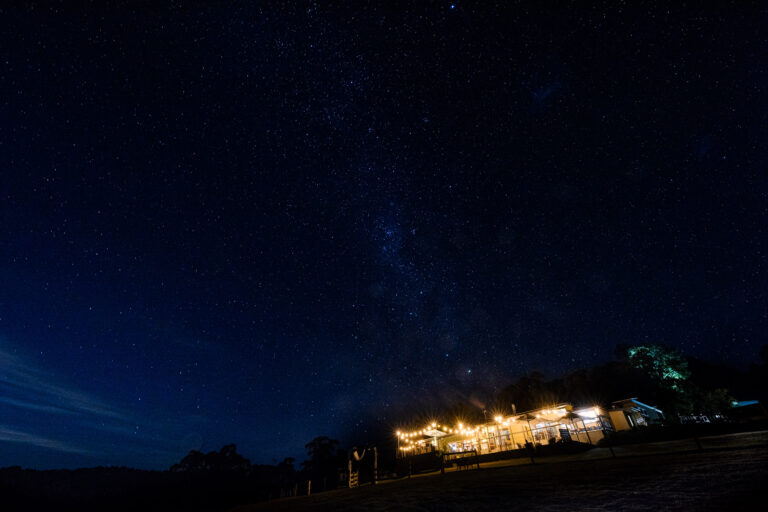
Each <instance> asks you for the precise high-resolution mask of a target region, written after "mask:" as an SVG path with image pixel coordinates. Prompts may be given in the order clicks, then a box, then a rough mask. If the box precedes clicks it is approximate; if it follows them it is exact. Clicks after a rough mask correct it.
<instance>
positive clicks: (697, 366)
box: [492, 345, 768, 421]
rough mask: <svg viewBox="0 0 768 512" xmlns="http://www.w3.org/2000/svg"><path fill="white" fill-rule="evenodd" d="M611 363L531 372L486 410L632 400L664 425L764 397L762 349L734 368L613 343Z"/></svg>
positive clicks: (765, 357)
mask: <svg viewBox="0 0 768 512" xmlns="http://www.w3.org/2000/svg"><path fill="white" fill-rule="evenodd" d="M615 356H616V360H614V361H611V362H608V363H606V364H602V365H598V366H595V367H592V368H589V369H582V370H577V371H575V372H572V373H570V374H568V375H566V376H564V377H562V378H555V379H550V380H546V379H545V378H544V376H543V375H542V374H541V373H538V372H533V373H531V374H529V375H526V376H523V377H520V378H519V379H517V380H516V381H515V382H514V383H512V384H510V385H508V386H506V387H504V388H503V389H502V390H501V391H500V392H499V393H498V394H497V395H496V397H495V400H494V401H493V404H492V406H493V407H494V408H497V409H499V410H503V411H509V410H510V408H511V406H512V404H515V408H516V409H517V410H520V411H522V410H529V409H535V408H538V407H543V406H546V405H549V404H554V403H558V402H570V403H573V404H576V405H589V404H605V405H608V404H609V403H610V402H613V401H615V400H621V399H624V398H630V397H637V398H639V399H640V400H641V401H643V402H645V403H648V404H652V405H656V406H658V407H659V408H661V409H662V410H663V411H664V412H665V414H666V415H667V417H668V419H669V420H670V421H675V419H676V418H677V417H679V416H680V415H690V414H713V413H725V412H727V411H728V410H729V409H730V408H731V407H732V405H733V402H735V401H737V400H747V399H749V400H760V401H761V402H763V403H765V402H766V398H768V393H767V390H768V381H766V375H768V371H766V369H767V367H768V345H766V346H763V347H762V349H761V350H760V358H761V360H760V362H758V363H754V364H752V365H750V366H749V367H748V368H747V369H746V370H740V369H737V368H733V367H730V366H727V365H724V364H717V363H711V362H707V361H703V360H701V359H698V358H695V357H691V356H685V355H683V354H682V353H681V352H679V351H677V350H675V349H672V348H670V347H666V346H662V345H640V346H627V345H618V346H617V347H616V350H615Z"/></svg>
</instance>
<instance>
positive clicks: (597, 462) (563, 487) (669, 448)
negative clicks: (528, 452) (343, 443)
mask: <svg viewBox="0 0 768 512" xmlns="http://www.w3.org/2000/svg"><path fill="white" fill-rule="evenodd" d="M766 437H768V435H767V434H766V433H750V434H738V435H734V436H718V437H716V438H706V439H703V440H702V445H703V446H704V448H705V451H703V452H695V451H681V450H685V449H686V448H687V447H688V446H689V445H690V448H691V450H693V449H695V447H696V446H695V443H694V442H693V441H692V440H683V441H674V442H669V443H654V444H648V445H643V446H642V447H639V446H635V447H630V446H625V447H621V448H618V449H617V454H618V452H619V451H621V452H622V453H621V455H623V456H620V457H618V458H615V459H614V458H610V454H609V453H607V450H606V449H598V450H592V451H590V452H588V453H586V454H583V455H579V456H575V457H572V458H570V459H567V460H565V459H560V460H555V459H550V460H545V459H542V460H541V461H540V462H538V463H536V464H534V465H531V464H530V463H528V464H526V463H525V461H523V460H520V459H518V460H516V461H515V462H513V463H512V464H511V465H510V463H509V462H505V461H499V462H496V463H490V464H486V465H484V467H482V468H481V469H480V470H479V471H477V470H474V471H462V472H449V473H447V474H445V475H442V476H441V475H439V474H432V475H421V476H419V477H417V478H411V479H403V480H398V481H390V482H383V483H380V484H379V485H377V486H375V487H374V486H365V487H361V488H358V489H351V490H350V489H345V490H339V491H333V492H328V493H323V494H318V495H315V496H311V497H299V498H288V499H283V500H276V501H272V502H268V503H261V504H256V505H251V506H245V507H239V508H237V509H235V510H236V511H237V512H246V511H254V512H255V511H282V510H286V511H287V510H297V511H302V510H365V511H369V512H371V511H380V510H412V511H421V510H424V511H427V510H441V511H449V510H553V511H554V510H558V511H559V510H593V511H602V510H606V511H607V510H737V509H739V507H740V506H746V505H747V504H750V503H754V502H755V500H757V499H758V497H759V496H760V495H761V494H762V493H759V492H758V491H759V490H761V488H763V487H764V485H765V484H764V482H766V481H768V445H767V444H766V442H765V441H766ZM735 444H738V445H740V446H747V447H744V448H734V447H731V446H734V445H735ZM707 448H711V449H709V450H706V449H707ZM638 449H640V451H641V452H642V451H644V452H647V453H645V454H642V453H640V452H638V451H637V450H638ZM606 455H607V456H608V457H606Z"/></svg>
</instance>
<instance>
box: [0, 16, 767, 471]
mask: <svg viewBox="0 0 768 512" xmlns="http://www.w3.org/2000/svg"><path fill="white" fill-rule="evenodd" d="M766 18H767V16H766V9H765V7H763V6H757V5H754V6H748V5H739V6H736V7H734V6H730V7H728V8H726V7H719V8H717V7H712V8H702V9H698V10H693V9H686V8H682V7H677V6H673V7H668V8H665V9H658V10H656V9H641V8H634V7H616V6H610V5H609V6H607V7H598V6H593V7H590V8H585V9H561V10H554V9H552V10H549V9H547V8H546V7H542V6H538V5H536V4H530V7H528V6H526V5H525V4H521V5H507V6H503V7H495V8H491V7H475V6H473V5H471V4H469V3H463V2H431V3H429V4H428V5H424V4H416V5H408V4H405V3H403V4H398V5H394V4H391V3H384V2H364V3H362V4H359V5H357V6H355V7H347V8H342V7H340V6H338V5H336V4H333V5H328V6H323V5H320V4H317V3H314V2H309V3H300V4H298V5H297V6H296V7H293V6H287V5H282V6H278V7H259V6H255V5H243V6H240V7H233V6H228V7H219V8H212V7H207V6H205V5H202V4H196V5H194V6H192V5H185V6H183V7H181V6H170V7H161V6H157V5H154V4H149V3H147V4H141V5H138V4H132V3H127V2H125V3H118V4H117V5H115V6H113V7H110V8H106V7H101V6H98V5H91V6H90V7H87V8H85V7H83V8H77V7H69V6H67V5H66V3H62V4H59V5H57V6H53V7H45V8H43V7H33V6H31V5H26V6H19V7H6V8H3V9H2V10H0V24H2V28H3V30H2V31H0V34H2V35H0V41H2V44H0V52H2V55H0V94H1V97H2V98H3V101H2V102H0V115H1V116H2V117H1V118H0V119H2V121H1V122H0V130H2V133H1V134H0V162H2V164H3V165H2V167H1V169H2V170H0V262H1V263H2V264H1V265H0V417H2V418H3V419H2V420H0V467H4V466H12V465H21V466H25V467H51V468H52V467H90V466H97V465H105V466H108V465H116V466H122V465H126V466H132V467H137V468H152V469H167V468H168V467H169V466H170V465H171V464H173V463H175V462H177V461H178V460H180V459H181V457H183V456H184V455H185V454H186V453H187V452H188V451H189V450H191V449H202V450H204V451H210V450H217V449H219V448H220V447H221V446H223V445H225V444H229V443H236V444H237V446H238V451H239V452H240V453H242V454H243V455H245V456H246V457H248V458H249V459H251V462H253V463H266V464H269V463H272V462H278V461H280V460H282V459H283V457H286V456H294V457H297V458H298V457H300V455H301V454H303V453H304V445H305V444H306V443H307V442H309V441H310V440H311V439H313V438H314V437H315V436H317V435H328V436H330V437H334V438H339V439H341V440H342V441H345V440H346V439H351V438H352V436H353V434H354V433H355V431H356V429H359V428H361V422H362V421H378V422H379V423H380V424H381V425H393V424H394V423H395V422H396V421H397V419H398V418H399V417H400V415H401V414H402V410H403V409H404V408H406V407H407V406H408V405H410V404H426V403H429V402H430V400H431V399H432V397H434V396H435V394H436V393H437V394H438V395H446V396H457V397H462V396H463V397H471V396H473V394H474V396H479V397H480V399H483V400H486V399H489V398H488V395H489V394H490V393H491V391H493V390H497V389H499V388H500V387H502V386H504V385H506V384H509V383H511V382H512V381H513V380H514V379H515V378H516V377H518V376H521V375H524V374H527V373H530V372H531V371H533V370H539V371H541V372H543V373H544V374H545V375H547V376H548V377H555V376H559V375H563V374H565V373H567V372H570V371H572V370H575V369H578V368H585V367H590V366H594V365H597V364H601V363H603V362H605V361H608V360H611V359H612V358H613V350H614V347H615V346H616V345H617V344H621V343H626V344H646V343H653V344H666V345H669V346H671V347H673V348H675V349H677V350H679V351H681V352H682V353H684V354H686V355H690V356H693V357H696V358H700V359H705V360H711V361H715V362H718V363H722V364H726V365H730V366H735V367H740V368H744V367H746V366H747V365H748V364H750V363H751V362H757V361H758V360H759V358H758V351H759V350H760V347H761V346H763V345H765V344H766V343H768V338H766V334H765V333H766V332H768V329H767V327H768V316H767V313H766V311H767V308H766V303H767V301H766V290H768V264H767V263H766V255H767V254H768V242H767V241H768V236H767V234H766V226H768V222H766V221H767V220H768V219H767V217H768V210H767V209H766V207H765V205H766V199H768V174H767V173H766V172H765V169H766V168H768V151H767V150H766V144H765V141H766V140H768V139H767V137H768V122H767V120H766V114H765V112H768V95H766V88H767V87H768V68H767V67H766V60H765V58H764V55H765V54H766V51H768V40H766V38H765V37H764V34H765V31H764V27H765V26H766V22H767V21H768V19H766ZM746 398H750V397H746ZM265 435H268V436H269V439H270V442H269V443H265V442H264V436H265ZM298 460H302V459H301V458H299V459H298Z"/></svg>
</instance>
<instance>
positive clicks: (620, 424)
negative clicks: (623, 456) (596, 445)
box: [608, 410, 630, 431]
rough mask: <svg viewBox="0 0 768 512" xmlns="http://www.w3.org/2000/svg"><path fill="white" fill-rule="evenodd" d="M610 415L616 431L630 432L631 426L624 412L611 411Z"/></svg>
mask: <svg viewBox="0 0 768 512" xmlns="http://www.w3.org/2000/svg"><path fill="white" fill-rule="evenodd" d="M608 414H609V415H610V417H611V423H613V428H614V430H617V431H619V430H629V429H630V426H629V423H628V422H627V418H626V416H624V411H623V410H618V411H609V412H608Z"/></svg>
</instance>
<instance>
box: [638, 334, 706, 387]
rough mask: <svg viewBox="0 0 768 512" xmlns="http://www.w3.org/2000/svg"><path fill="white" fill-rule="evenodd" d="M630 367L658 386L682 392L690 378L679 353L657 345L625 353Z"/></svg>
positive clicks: (684, 361)
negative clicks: (646, 376) (644, 374)
mask: <svg viewBox="0 0 768 512" xmlns="http://www.w3.org/2000/svg"><path fill="white" fill-rule="evenodd" d="M627 355H628V357H629V363H630V364H631V365H632V367H634V368H636V369H638V370H640V371H642V372H644V373H646V374H647V375H648V376H649V377H651V378H652V379H654V380H656V381H657V382H658V383H659V384H660V385H662V386H664V387H667V388H669V389H673V390H675V391H682V390H683V388H682V386H683V383H684V382H685V381H686V380H687V379H688V377H690V374H691V373H690V371H689V370H688V363H687V362H686V360H685V358H684V357H683V355H682V354H681V353H680V352H677V351H676V350H673V349H670V348H666V347H662V346H659V345H640V346H636V347H630V348H629V349H628V351H627Z"/></svg>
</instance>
